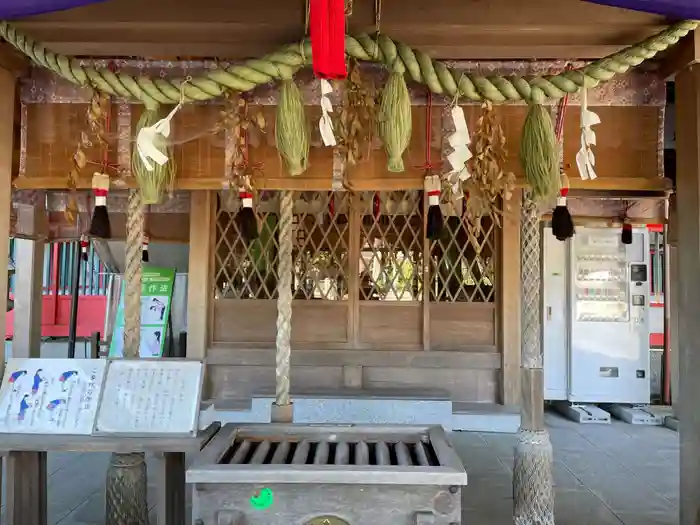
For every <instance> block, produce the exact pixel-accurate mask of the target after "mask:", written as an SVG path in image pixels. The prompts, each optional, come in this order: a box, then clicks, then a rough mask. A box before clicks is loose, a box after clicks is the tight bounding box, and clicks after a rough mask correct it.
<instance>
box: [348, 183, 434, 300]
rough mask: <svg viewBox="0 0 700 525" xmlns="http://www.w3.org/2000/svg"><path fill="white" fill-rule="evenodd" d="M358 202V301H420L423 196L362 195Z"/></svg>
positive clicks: (388, 193)
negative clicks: (359, 218) (359, 215)
mask: <svg viewBox="0 0 700 525" xmlns="http://www.w3.org/2000/svg"><path fill="white" fill-rule="evenodd" d="M360 198H361V200H360V210H361V212H360V213H361V223H360V247H361V251H360V280H359V281H360V299H361V300H369V301H420V300H421V299H422V294H423V291H422V290H423V271H422V268H423V215H422V213H421V209H422V203H423V194H422V192H419V191H406V192H403V191H399V192H364V193H362V194H361V196H360Z"/></svg>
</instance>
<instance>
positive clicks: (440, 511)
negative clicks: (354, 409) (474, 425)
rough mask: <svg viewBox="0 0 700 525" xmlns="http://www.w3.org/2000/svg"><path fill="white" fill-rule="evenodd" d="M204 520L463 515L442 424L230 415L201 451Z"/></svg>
mask: <svg viewBox="0 0 700 525" xmlns="http://www.w3.org/2000/svg"><path fill="white" fill-rule="evenodd" d="M186 480H187V483H188V484H192V485H193V486H194V491H193V516H192V523H193V524H194V525H243V524H245V525H364V524H368V523H371V524H372V525H399V524H400V525H404V524H406V525H407V524H421V525H423V524H424V525H428V524H434V525H451V524H459V523H461V492H462V487H463V486H465V485H466V484H467V474H466V472H465V470H464V467H463V465H462V462H461V461H460V459H459V457H458V456H457V454H456V452H455V451H454V449H453V448H452V446H451V444H450V443H449V441H448V440H447V438H446V436H445V432H444V430H443V429H442V427H439V426H437V427H425V426H423V427H420V426H391V427H390V426H379V425H377V426H363V427H360V426H352V425H347V426H338V425H313V426H307V425H278V424H271V425H243V426H240V425H234V424H228V425H226V426H224V427H223V428H222V430H221V431H220V432H219V433H218V434H217V435H216V436H215V437H214V439H212V441H211V442H210V443H209V444H208V445H207V446H206V447H205V448H204V449H203V450H202V452H201V453H200V454H199V455H198V456H197V458H195V460H194V462H193V464H192V466H191V467H190V468H189V469H188V471H187V476H186Z"/></svg>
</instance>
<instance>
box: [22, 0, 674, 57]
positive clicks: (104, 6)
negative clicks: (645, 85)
mask: <svg viewBox="0 0 700 525" xmlns="http://www.w3.org/2000/svg"><path fill="white" fill-rule="evenodd" d="M382 3H383V8H382V17H381V31H382V33H385V34H387V35H389V36H391V37H392V38H394V39H397V40H401V41H403V42H405V43H407V44H410V45H412V46H414V47H417V48H420V49H422V50H424V51H426V52H427V53H429V54H430V55H432V56H433V57H436V58H443V59H474V60H479V59H496V60H505V59H525V60H531V59H553V58H560V59H575V58H581V59H591V58H598V57H601V56H604V55H606V54H609V53H611V52H614V51H617V50H619V49H620V48H622V47H624V46H627V45H630V44H634V43H636V42H637V41H639V40H641V39H643V38H645V37H647V36H649V35H651V34H653V33H655V32H657V31H659V30H660V29H661V28H663V27H665V26H666V25H668V22H667V21H666V20H665V19H664V18H663V17H659V16H653V15H647V14H643V13H638V12H633V11H626V10H621V9H616V8H611V7H604V6H599V5H595V4H590V3H587V2H583V1H581V0H527V1H526V0H430V1H427V2H426V1H425V0H384V1H383V2H382ZM17 25H18V26H19V27H20V28H21V29H22V30H23V31H26V32H27V34H28V35H30V36H31V37H33V38H35V39H37V40H39V41H43V42H44V43H45V44H47V45H48V46H49V47H50V48H52V49H54V50H55V51H59V52H62V53H66V54H71V55H79V56H113V57H124V56H137V57H145V58H174V57H183V58H201V57H219V58H222V59H241V58H250V57H257V56H261V55H263V54H265V53H267V52H270V51H273V50H275V49H276V48H277V47H278V46H280V45H283V44H287V43H291V42H296V41H298V40H299V39H300V37H301V35H302V33H303V31H304V0H253V1H245V2H244V1H241V0H238V1H236V0H108V1H107V2H105V3H100V4H96V5H92V6H88V7H83V8H79V9H73V10H70V11H64V12H60V13H53V14H50V15H43V16H37V17H32V18H28V19H25V20H22V21H19V22H18V23H17ZM373 28H374V0H355V1H354V12H353V15H352V17H351V19H350V31H351V32H354V33H359V32H363V31H367V32H372V31H373Z"/></svg>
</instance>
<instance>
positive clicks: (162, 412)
mask: <svg viewBox="0 0 700 525" xmlns="http://www.w3.org/2000/svg"><path fill="white" fill-rule="evenodd" d="M203 378H204V364H203V363H202V361H194V360H186V359H168V360H145V359H144V360H138V359H134V360H131V359H114V360H110V364H109V367H108V369H107V377H106V378H105V383H104V388H103V390H102V397H101V399H100V404H99V408H98V411H97V421H96V423H95V432H94V433H95V434H100V435H104V434H127V435H135V436H148V435H153V434H175V435H196V433H197V431H198V424H197V423H198V418H199V403H200V398H201V389H202V381H203Z"/></svg>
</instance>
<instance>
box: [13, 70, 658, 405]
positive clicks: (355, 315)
mask: <svg viewBox="0 0 700 525" xmlns="http://www.w3.org/2000/svg"><path fill="white" fill-rule="evenodd" d="M110 62H112V61H108V60H105V61H102V65H107V64H108V63H110ZM113 62H114V63H115V64H116V65H117V67H119V68H121V69H122V70H124V71H126V72H132V73H133V72H135V71H144V70H145V71H147V72H148V73H149V74H151V75H154V74H155V75H161V76H183V75H184V76H187V75H192V76H196V74H197V73H198V72H201V71H202V70H204V69H207V68H211V67H215V64H214V63H208V62H203V61H187V62H184V61H133V60H117V61H113ZM459 64H460V66H461V67H463V68H464V69H465V70H482V71H483V70H487V71H493V72H494V73H499V72H500V73H504V74H513V73H515V74H521V75H528V74H546V73H547V72H560V71H562V70H563V69H564V68H565V67H566V65H567V63H566V62H565V61H555V62H552V61H549V62H531V61H527V62H523V61H520V62H479V63H477V62H461V63H459ZM368 74H370V75H373V74H375V73H372V71H371V68H370V70H369V72H368ZM377 75H378V80H377V85H381V83H382V82H383V81H384V80H383V78H382V77H381V73H377ZM298 77H299V78H298V83H299V84H300V85H301V87H302V91H303V93H304V99H305V102H306V104H307V108H306V114H307V119H308V121H309V125H310V128H311V129H312V130H316V128H317V126H316V121H317V119H318V116H319V114H320V110H319V108H318V84H317V83H316V82H314V81H313V79H312V78H311V77H310V76H308V75H307V76H306V77H305V76H304V74H303V73H302V74H300V75H299V76H298ZM410 89H411V95H412V100H413V113H412V115H413V134H412V139H411V144H410V146H409V149H408V152H407V154H406V155H405V164H406V171H405V172H403V173H389V172H387V170H386V157H385V154H384V152H383V151H382V149H381V147H379V146H376V147H375V146H374V145H373V146H372V147H371V148H370V151H368V155H367V159H366V160H364V161H363V162H361V163H360V164H358V165H357V166H356V167H354V168H352V169H351V170H350V171H349V173H348V177H347V184H346V187H345V188H342V189H340V190H338V185H337V183H338V180H335V179H334V176H333V173H334V168H335V163H334V155H333V152H332V150H331V149H330V148H323V147H322V146H321V142H320V138H319V137H318V136H313V135H312V148H311V155H310V167H309V169H308V170H307V171H306V172H305V173H304V174H302V175H300V176H298V177H290V176H289V175H287V174H286V173H285V170H284V168H283V165H282V163H281V161H280V158H279V154H278V152H277V150H276V148H275V143H274V136H275V133H274V121H275V118H274V113H275V104H276V92H275V90H274V89H272V88H269V87H267V86H263V87H261V88H259V89H257V90H255V92H254V93H253V94H252V95H251V96H250V98H249V102H250V104H251V107H253V108H255V107H256V106H258V107H262V109H263V112H264V115H265V119H266V121H267V124H268V125H267V129H266V133H265V134H264V135H262V136H260V137H258V139H257V141H256V142H255V144H252V145H251V146H252V147H251V148H250V160H251V163H253V164H254V165H255V166H256V167H257V168H258V171H257V173H256V176H255V178H254V180H253V184H254V188H255V205H254V208H255V211H256V213H257V215H258V218H259V225H260V232H261V236H260V239H259V240H258V241H256V242H254V243H252V244H246V243H244V242H243V241H242V238H241V236H240V235H239V232H238V230H237V225H236V222H235V220H234V217H235V213H236V211H237V207H238V206H240V201H238V199H237V196H236V195H233V196H232V195H230V192H229V191H224V190H222V189H221V188H222V186H224V182H225V177H226V173H227V168H226V166H227V164H228V162H229V160H230V155H231V151H230V150H229V149H228V148H227V144H228V142H229V141H228V140H227V136H226V133H224V132H222V131H219V130H218V129H217V127H216V126H217V121H218V118H219V115H220V112H221V106H219V105H216V104H188V105H185V106H184V107H183V109H182V110H181V111H180V112H179V113H178V114H177V115H176V117H175V120H174V124H173V126H174V139H173V140H174V142H175V145H174V154H173V158H174V160H175V164H176V165H177V178H176V183H175V189H176V190H179V191H177V192H176V195H178V196H182V195H183V194H187V193H188V194H189V196H188V198H187V199H186V200H187V205H186V206H179V204H178V203H180V201H182V200H183V199H181V198H180V197H178V199H175V201H177V202H176V205H175V207H174V208H173V209H170V210H168V209H167V208H168V206H170V205H169V204H168V203H165V204H164V205H162V206H154V207H152V208H151V209H150V210H147V218H146V229H147V232H148V235H149V238H150V240H151V242H183V243H189V246H190V264H189V293H188V333H189V337H188V341H189V343H188V352H189V353H191V354H192V355H193V356H196V357H206V358H207V363H208V387H209V389H210V391H209V394H210V395H211V396H212V397H235V398H246V397H248V396H250V395H251V394H252V393H253V392H256V391H260V390H261V389H263V390H264V389H269V390H273V388H274V384H275V374H274V368H275V337H276V331H277V328H276V316H277V308H276V298H277V296H276V260H277V247H278V241H277V237H276V232H277V228H278V210H279V192H280V191H284V190H291V191H293V192H294V202H295V204H294V206H295V208H294V211H295V223H294V230H295V236H294V248H293V258H294V279H293V286H294V300H293V306H292V308H293V314H292V351H293V357H292V377H293V379H292V384H293V385H297V386H295V387H293V389H294V388H300V389H306V388H308V389H325V390H329V389H341V388H359V387H365V388H376V387H406V388H432V389H434V388H441V389H446V390H449V391H450V392H451V394H452V397H453V399H454V400H455V401H468V402H486V403H494V402H495V403H504V404H517V403H518V402H519V399H520V387H519V381H518V373H519V369H520V359H521V358H520V316H521V312H520V293H521V290H520V233H519V232H520V199H519V191H516V193H515V195H514V196H513V197H512V198H511V199H510V201H508V202H505V203H503V206H502V212H503V216H502V217H501V221H500V222H501V224H500V225H497V224H493V223H492V222H491V221H490V220H484V221H483V224H482V229H481V230H480V231H478V232H477V233H476V234H474V235H473V236H471V237H470V236H469V229H468V228H467V225H466V220H465V218H464V213H463V209H462V202H463V199H459V198H447V195H448V193H449V192H448V191H445V192H443V213H444V215H445V217H446V228H445V237H444V239H442V240H440V241H436V242H430V241H428V240H427V239H426V236H425V227H424V226H425V225H424V223H423V221H424V218H423V217H424V214H423V211H422V210H423V207H424V203H423V199H424V195H423V191H422V190H423V179H424V176H425V168H424V164H425V161H426V150H427V149H429V150H430V153H431V157H432V159H434V162H435V167H436V170H438V171H439V170H440V169H441V156H442V146H443V144H442V141H443V137H444V131H443V115H444V113H443V110H444V106H445V104H447V103H449V102H450V101H447V100H444V99H440V98H439V97H435V98H436V100H435V101H434V107H433V108H432V110H431V112H430V114H429V113H428V109H427V100H426V92H425V89H424V88H421V87H420V86H415V85H411V86H410ZM19 91H20V100H21V106H20V108H19V111H18V113H19V115H20V117H19V119H18V127H17V130H16V139H15V141H14V144H15V146H16V148H15V159H16V161H15V164H16V166H17V170H16V171H14V172H13V175H14V184H15V187H16V188H17V190H19V191H18V192H17V194H18V195H21V194H24V193H25V192H34V191H37V190H41V191H47V190H48V191H49V192H64V193H65V191H66V188H67V187H68V186H69V182H68V179H67V174H68V173H69V171H70V169H71V167H72V160H71V159H72V157H73V155H74V153H75V148H76V143H77V142H78V140H79V138H80V136H81V133H82V132H84V131H85V130H86V129H87V121H86V117H85V114H86V111H87V109H88V103H89V100H90V93H89V92H87V91H86V90H83V89H79V88H75V87H74V86H72V85H69V84H67V83H66V82H64V81H62V80H59V79H56V78H54V77H53V76H52V75H51V74H49V73H47V72H46V71H44V70H39V69H32V70H31V71H30V73H29V75H28V76H27V77H26V78H25V79H24V80H23V81H22V83H21V88H20V90H19ZM579 103H580V102H579V99H578V97H577V96H572V97H571V106H570V107H569V109H568V111H567V116H566V120H565V125H564V164H565V167H566V170H567V171H568V172H569V176H570V180H571V185H572V188H573V192H575V194H576V195H577V196H578V197H579V198H580V199H581V200H580V202H583V201H584V200H585V197H586V195H587V194H589V193H587V192H597V193H595V195H596V196H601V195H604V194H605V192H609V191H613V190H615V191H619V190H622V191H623V192H626V193H625V194H626V195H633V194H634V192H639V191H644V192H646V195H647V196H649V195H652V196H655V197H656V198H657V199H663V197H664V196H665V193H664V192H665V190H666V188H667V187H668V181H667V180H666V179H664V178H663V161H662V160H663V158H662V153H663V121H664V105H665V87H664V82H663V79H662V78H661V77H660V76H659V75H658V74H657V73H656V72H655V71H654V70H653V69H652V70H639V71H634V72H632V73H629V74H627V75H622V76H620V77H619V78H616V79H614V80H612V81H610V82H607V83H605V84H603V85H602V86H601V87H600V88H597V89H595V90H591V91H590V92H589V104H591V105H592V106H594V107H595V111H596V113H598V115H599V116H600V118H601V120H602V123H601V124H600V125H599V126H597V127H596V135H597V138H598V145H597V146H596V149H595V153H596V157H597V171H598V176H599V178H598V179H596V180H594V181H582V180H581V179H580V178H578V176H577V174H576V168H575V160H574V159H575V156H576V152H577V151H578V148H579V147H580V141H579V135H580V111H579ZM463 107H464V109H465V115H466V117H467V121H468V123H469V126H470V129H472V128H473V127H474V126H475V125H476V122H477V120H478V118H479V117H480V115H481V113H482V109H481V108H480V107H479V105H473V104H467V105H464V106H463ZM141 111H142V107H141V106H140V105H136V104H128V103H126V102H124V101H121V100H114V101H113V102H112V125H111V133H112V136H113V138H114V142H115V144H116V147H114V148H113V149H112V150H111V151H110V155H109V158H108V159H107V161H108V163H109V164H110V165H112V166H114V167H116V168H117V169H119V170H120V171H122V172H123V173H124V175H125V176H124V178H123V179H122V182H123V186H122V187H125V186H129V185H131V186H133V185H134V184H133V182H132V181H133V179H130V178H129V171H130V162H131V160H130V159H131V149H132V147H133V137H134V132H135V128H136V123H137V121H138V119H139V116H140V114H141ZM495 112H496V115H497V117H498V120H499V121H500V123H501V125H502V127H503V130H504V135H505V139H506V147H507V150H508V156H507V160H506V164H507V165H506V166H505V168H506V170H509V171H512V172H514V173H515V174H516V176H517V177H518V178H520V176H521V171H520V167H519V163H518V153H517V152H518V150H519V141H520V140H519V139H520V134H521V130H522V124H523V121H524V118H525V114H526V112H527V107H526V106H525V105H523V104H504V105H499V106H497V107H496V108H495ZM428 120H430V122H431V124H430V127H431V130H432V133H431V134H432V137H433V140H432V141H431V142H430V143H429V144H426V132H425V130H426V125H427V121H428ZM85 153H86V155H87V156H88V159H89V160H90V161H92V162H96V163H97V164H99V163H100V162H101V159H99V158H98V156H99V155H98V154H97V152H96V151H92V150H91V149H90V148H87V149H86V151H85ZM436 159H437V160H436ZM88 167H89V168H90V165H89V166H88ZM92 172H93V169H91V168H90V169H85V170H84V172H83V173H81V174H80V175H81V176H80V177H79V178H78V179H77V180H76V181H75V182H76V185H77V188H78V190H79V195H80V198H79V205H80V207H81V209H83V210H84V211H85V213H84V220H85V221H87V215H88V214H87V211H88V210H89V209H90V208H91V197H90V196H89V195H88V194H87V192H85V191H83V190H87V189H88V188H89V186H90V178H91V176H92ZM334 184H335V186H334ZM334 188H335V189H334ZM460 197H461V196H460ZM572 197H573V195H572ZM631 198H632V199H634V197H631ZM572 200H573V199H572ZM115 202H118V203H120V204H118V205H117V206H115V207H113V203H115ZM109 203H110V204H109V207H110V210H111V216H112V220H113V223H114V226H115V227H114V235H115V236H116V237H117V238H120V237H122V236H123V235H124V215H123V212H124V206H123V205H124V199H123V192H121V191H120V189H119V188H117V187H115V188H113V191H112V193H111V194H110V197H109ZM591 210H592V208H590V207H587V206H586V205H581V204H580V203H579V207H578V208H577V209H576V211H574V210H573V208H572V212H573V213H574V215H575V216H579V217H586V218H588V219H595V218H596V217H604V220H606V221H609V220H613V221H615V220H616V219H617V217H616V216H615V215H612V216H611V215H610V213H609V212H601V211H600V210H593V211H591ZM659 210H661V211H662V210H663V207H659V206H656V205H651V206H649V207H646V208H645V209H644V210H642V213H640V214H639V215H638V218H639V222H659V219H660V217H659V213H658V212H659ZM50 217H51V218H52V220H53V222H54V224H53V226H54V227H53V229H52V231H54V232H60V234H58V235H60V236H61V237H62V238H65V237H70V235H71V234H70V231H71V229H70V227H67V226H68V225H66V224H62V223H61V221H62V213H61V212H60V211H59V210H58V209H52V211H51V213H50ZM83 224H86V222H83ZM187 224H189V230H188V228H187ZM73 234H75V230H73Z"/></svg>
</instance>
